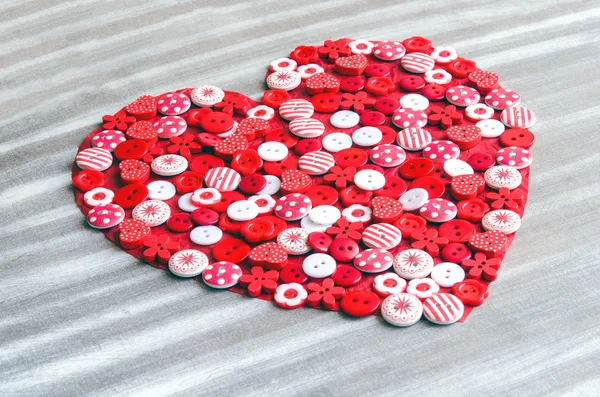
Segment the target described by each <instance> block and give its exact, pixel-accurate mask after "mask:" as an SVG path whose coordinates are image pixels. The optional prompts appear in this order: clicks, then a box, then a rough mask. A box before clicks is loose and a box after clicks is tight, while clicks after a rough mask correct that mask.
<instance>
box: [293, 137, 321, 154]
mask: <svg viewBox="0 0 600 397" xmlns="http://www.w3.org/2000/svg"><path fill="white" fill-rule="evenodd" d="M322 148H323V145H322V144H321V141H319V140H318V139H314V138H309V139H303V140H301V141H300V142H298V143H297V144H296V146H295V147H294V151H295V152H296V153H297V154H298V156H302V155H303V154H306V153H310V152H318V151H319V150H321V149H322Z"/></svg>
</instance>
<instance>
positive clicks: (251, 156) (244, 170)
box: [231, 149, 263, 175]
mask: <svg viewBox="0 0 600 397" xmlns="http://www.w3.org/2000/svg"><path fill="white" fill-rule="evenodd" d="M262 167H263V160H262V158H260V156H259V155H258V153H257V152H256V150H253V149H246V150H238V151H237V152H235V154H234V155H233V158H232V160H231V168H232V169H234V170H236V171H237V172H239V173H240V174H242V175H250V174H254V173H255V172H257V171H258V170H260V169H261V168H262Z"/></svg>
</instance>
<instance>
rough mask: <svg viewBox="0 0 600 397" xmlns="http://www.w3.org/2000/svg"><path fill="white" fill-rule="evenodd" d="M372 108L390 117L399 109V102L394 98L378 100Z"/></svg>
mask: <svg viewBox="0 0 600 397" xmlns="http://www.w3.org/2000/svg"><path fill="white" fill-rule="evenodd" d="M374 108H375V110H376V111H378V112H381V113H383V114H385V115H386V116H391V115H392V114H394V112H395V111H396V110H398V108H400V102H399V101H398V100H397V99H395V98H388V97H384V98H379V99H377V102H375V106H374Z"/></svg>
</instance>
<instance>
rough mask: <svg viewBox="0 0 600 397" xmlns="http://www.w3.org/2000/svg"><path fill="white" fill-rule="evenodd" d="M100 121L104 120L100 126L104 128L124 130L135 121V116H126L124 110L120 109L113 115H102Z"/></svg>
mask: <svg viewBox="0 0 600 397" xmlns="http://www.w3.org/2000/svg"><path fill="white" fill-rule="evenodd" d="M102 121H104V124H103V125H102V128H104V129H105V130H119V131H125V130H126V129H127V127H129V126H130V125H132V124H133V123H135V117H133V116H127V113H126V112H125V111H124V110H121V111H120V112H117V113H116V114H115V115H114V116H113V115H110V114H107V115H105V116H102Z"/></svg>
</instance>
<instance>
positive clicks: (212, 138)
mask: <svg viewBox="0 0 600 397" xmlns="http://www.w3.org/2000/svg"><path fill="white" fill-rule="evenodd" d="M196 140H197V141H198V143H200V144H201V145H202V146H205V147H214V146H215V145H216V144H217V143H219V142H221V141H222V140H223V139H222V138H221V137H219V136H216V135H215V134H210V133H208V132H201V133H199V134H198V135H196Z"/></svg>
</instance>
